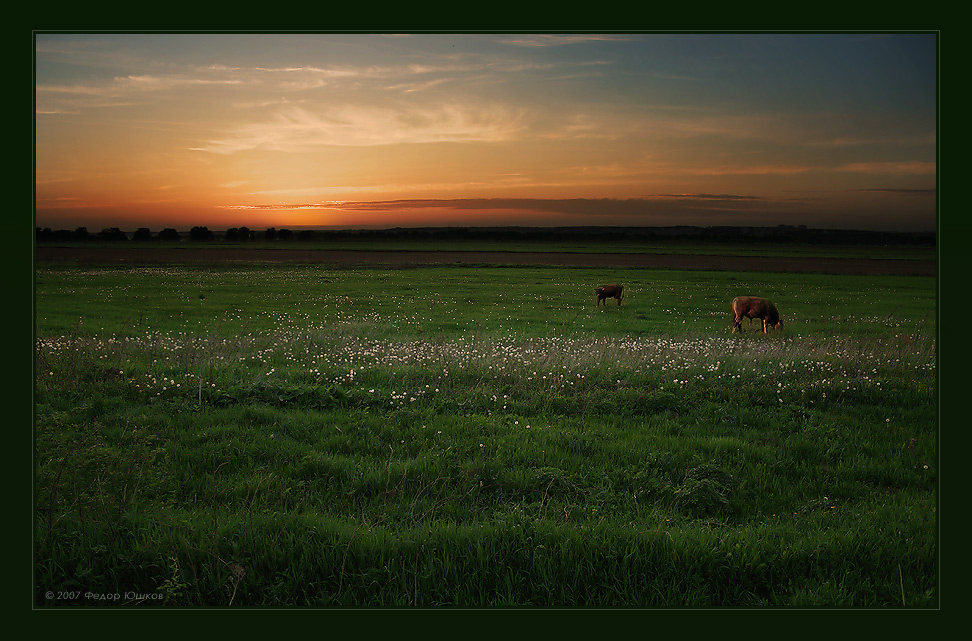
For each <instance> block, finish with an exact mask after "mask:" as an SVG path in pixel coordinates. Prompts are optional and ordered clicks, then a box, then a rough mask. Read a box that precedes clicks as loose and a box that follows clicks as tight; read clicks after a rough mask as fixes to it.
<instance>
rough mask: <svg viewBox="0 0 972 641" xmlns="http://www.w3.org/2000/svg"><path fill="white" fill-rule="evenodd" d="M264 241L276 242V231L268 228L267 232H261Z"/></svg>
mask: <svg viewBox="0 0 972 641" xmlns="http://www.w3.org/2000/svg"><path fill="white" fill-rule="evenodd" d="M263 239H264V240H277V230H276V229H275V228H273V227H271V228H269V229H268V230H267V231H265V232H263Z"/></svg>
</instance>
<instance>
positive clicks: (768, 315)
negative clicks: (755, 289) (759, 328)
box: [732, 296, 783, 334]
mask: <svg viewBox="0 0 972 641" xmlns="http://www.w3.org/2000/svg"><path fill="white" fill-rule="evenodd" d="M744 317H745V318H749V319H753V318H758V319H760V320H762V321H763V333H764V334H765V333H766V326H767V325H769V326H771V327H773V329H782V328H783V321H782V320H780V313H779V312H778V311H776V306H775V305H773V303H771V302H770V301H768V300H766V299H765V298H758V297H756V296H737V297H736V298H733V299H732V331H733V333H735V331H736V329H737V328H738V329H739V331H740V332H742V319H743V318H744Z"/></svg>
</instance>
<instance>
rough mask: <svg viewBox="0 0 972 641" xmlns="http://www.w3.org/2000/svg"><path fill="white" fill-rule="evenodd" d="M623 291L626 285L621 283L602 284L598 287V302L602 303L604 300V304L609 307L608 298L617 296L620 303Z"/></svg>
mask: <svg viewBox="0 0 972 641" xmlns="http://www.w3.org/2000/svg"><path fill="white" fill-rule="evenodd" d="M623 292H624V287H623V286H621V285H601V286H600V287H598V288H597V304H598V305H600V304H601V301H604V306H605V307H607V301H605V299H606V298H617V299H618V305H620V304H621V296H622V294H623Z"/></svg>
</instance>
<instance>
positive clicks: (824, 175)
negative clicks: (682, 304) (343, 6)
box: [35, 33, 938, 232]
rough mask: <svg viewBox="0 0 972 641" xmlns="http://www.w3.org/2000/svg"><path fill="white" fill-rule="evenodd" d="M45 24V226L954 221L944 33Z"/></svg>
mask: <svg viewBox="0 0 972 641" xmlns="http://www.w3.org/2000/svg"><path fill="white" fill-rule="evenodd" d="M35 42H36V55H35V62H36V66H35V87H36V93H35V100H36V115H35V154H36V155H35V163H36V165H35V169H36V220H35V224H36V226H37V227H50V228H52V229H73V228H75V227H78V226H86V227H87V228H88V229H89V231H99V230H101V229H103V228H106V227H119V228H121V229H123V230H128V231H132V230H135V229H137V228H139V227H148V228H150V229H151V230H152V231H153V232H157V231H158V230H160V229H161V228H163V227H174V228H176V229H179V230H188V229H189V228H190V227H192V226H195V225H205V226H208V227H209V228H210V229H212V230H221V229H226V228H228V227H240V226H247V227H250V228H252V229H265V228H267V227H276V228H291V229H298V228H302V227H305V226H311V227H319V228H325V227H331V226H339V227H402V226H426V225H436V226H437V225H542V226H547V225H645V226H656V225H661V226H667V225H702V226H708V225H779V224H792V225H807V226H808V227H817V228H853V229H878V230H903V231H914V230H934V229H935V222H936V171H937V152H936V126H937V124H936V120H937V106H936V101H937V93H938V89H937V60H936V56H937V42H936V35H935V34H893V35H891V34H877V33H859V34H849V33H847V34H785V35H782V34H623V33H612V34H604V35H598V34H576V35H572V34H545V35H533V34H519V33H508V34H503V33H499V34H404V35H398V34H63V33H62V34H45V33H36V34H35Z"/></svg>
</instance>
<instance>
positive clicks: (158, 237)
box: [37, 225, 936, 246]
mask: <svg viewBox="0 0 972 641" xmlns="http://www.w3.org/2000/svg"><path fill="white" fill-rule="evenodd" d="M402 239H406V240H441V241H456V240H475V241H489V242H517V241H535V240H544V241H553V242H557V241H563V242H570V241H577V240H601V241H606V242H618V241H622V240H623V241H625V242H665V241H667V240H691V241H692V242H700V243H706V242H713V243H720V242H726V241H737V242H751V243H759V242H773V243H798V244H828V245H930V246H935V242H936V234H935V232H913V233H912V232H882V231H863V230H844V229H809V228H807V227H806V226H805V225H798V226H795V225H778V226H776V227H748V226H747V227H743V226H719V227H692V226H671V227H395V228H393V229H334V230H330V229H329V230H311V229H305V230H301V231H298V232H294V231H291V230H289V229H276V228H275V227H270V228H268V229H266V230H264V231H257V230H253V229H250V228H248V227H230V228H229V229H227V230H226V231H225V232H218V233H217V232H213V231H211V230H210V229H209V228H208V227H202V226H197V227H193V228H192V229H190V230H189V233H188V234H185V233H180V232H177V231H176V230H175V229H172V228H165V229H163V230H161V231H160V232H158V234H153V233H152V232H151V231H150V230H149V229H148V228H145V227H140V228H139V229H137V230H136V231H135V232H134V233H133V234H131V238H130V239H129V235H128V234H127V233H126V232H123V231H121V230H120V229H118V228H117V227H109V228H107V229H102V230H101V231H100V232H97V233H91V232H89V231H88V230H87V228H85V227H78V228H77V229H75V230H74V231H69V230H66V229H59V230H57V231H52V230H51V228H49V227H45V228H43V229H41V228H40V227H38V228H37V242H67V241H70V242H77V241H128V240H131V241H133V242H149V241H162V242H178V241H183V240H187V241H191V242H217V241H218V242H253V241H264V242H266V241H270V242H276V241H283V242H289V241H294V240H296V241H307V240H402Z"/></svg>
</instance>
